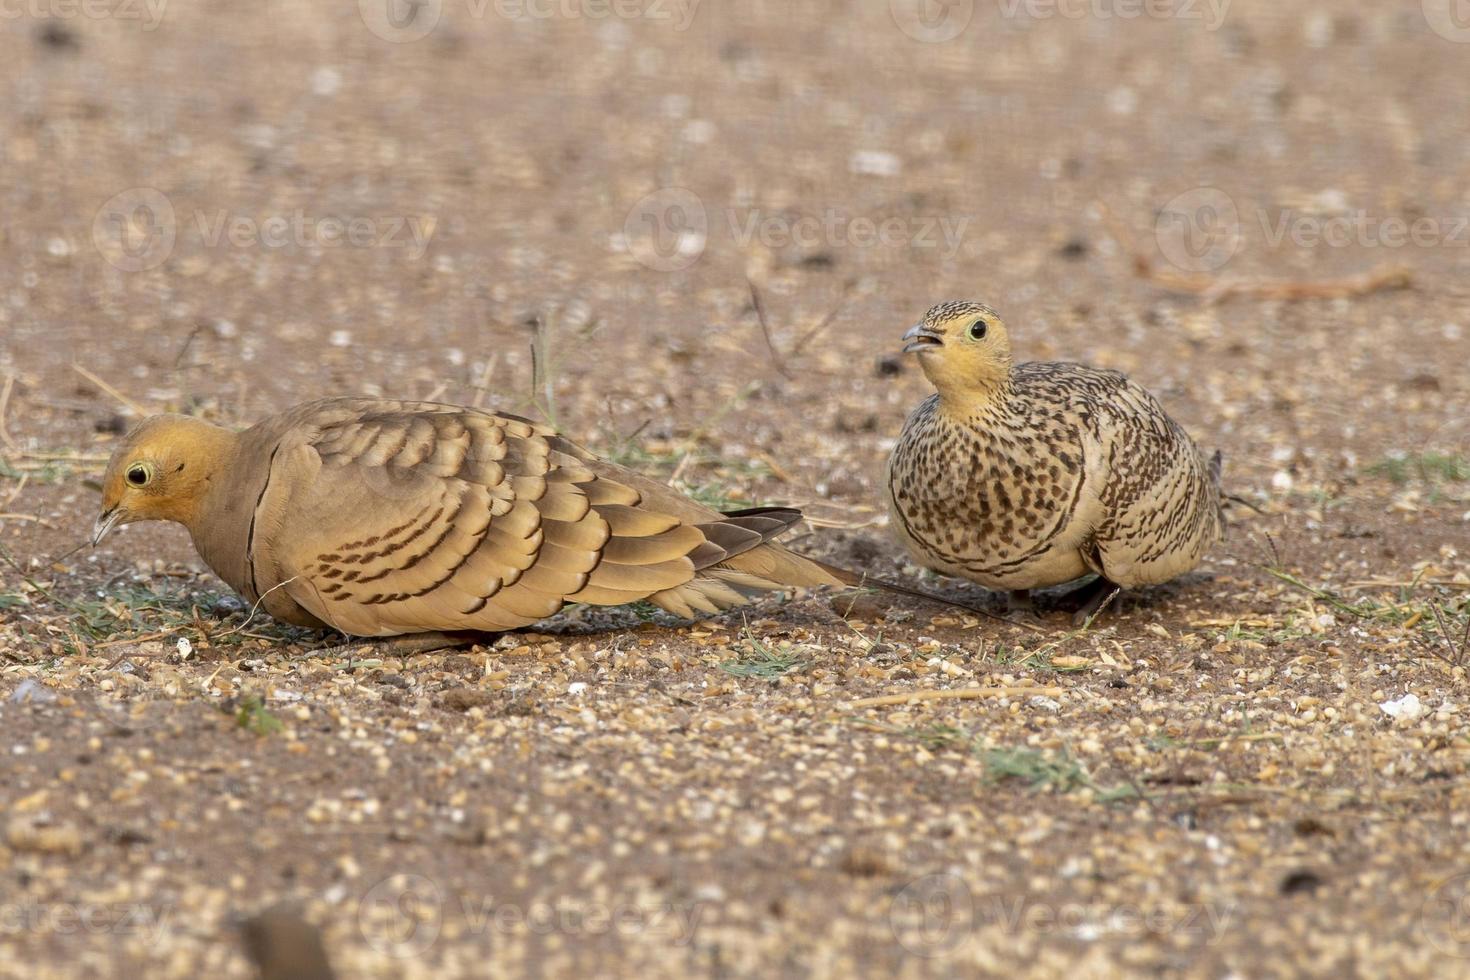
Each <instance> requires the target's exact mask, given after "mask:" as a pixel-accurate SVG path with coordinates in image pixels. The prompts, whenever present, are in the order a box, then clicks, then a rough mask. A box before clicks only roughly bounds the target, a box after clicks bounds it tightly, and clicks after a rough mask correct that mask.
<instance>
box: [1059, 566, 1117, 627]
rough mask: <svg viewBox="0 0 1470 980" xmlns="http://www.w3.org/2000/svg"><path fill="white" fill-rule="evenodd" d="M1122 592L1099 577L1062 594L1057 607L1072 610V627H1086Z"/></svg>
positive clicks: (1113, 584) (1115, 585)
mask: <svg viewBox="0 0 1470 980" xmlns="http://www.w3.org/2000/svg"><path fill="white" fill-rule="evenodd" d="M1121 591H1122V587H1121V586H1119V585H1118V584H1116V583H1114V582H1111V581H1109V580H1108V579H1106V578H1104V577H1103V576H1101V575H1099V576H1098V577H1097V578H1095V579H1093V580H1092V581H1091V582H1088V583H1086V584H1085V585H1079V586H1078V587H1077V588H1075V589H1072V590H1071V591H1070V592H1065V593H1063V594H1062V595H1061V596H1060V597H1059V600H1058V605H1060V606H1061V607H1062V608H1063V609H1069V608H1070V609H1071V610H1072V625H1073V626H1086V625H1087V624H1088V622H1089V621H1090V620H1092V619H1093V618H1094V617H1096V616H1097V615H1098V614H1099V613H1101V612H1102V611H1103V608H1104V607H1105V606H1106V605H1107V604H1108V603H1110V602H1112V601H1113V599H1114V598H1115V597H1116V596H1117V595H1118V593H1119V592H1121Z"/></svg>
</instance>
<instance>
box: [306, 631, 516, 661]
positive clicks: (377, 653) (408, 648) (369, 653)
mask: <svg viewBox="0 0 1470 980" xmlns="http://www.w3.org/2000/svg"><path fill="white" fill-rule="evenodd" d="M496 635H497V634H495V633H477V632H473V631H464V632H453V633H444V632H438V631H435V632H430V633H408V634H406V635H404V636H386V637H381V638H373V637H362V638H361V639H358V640H355V641H354V642H351V643H342V644H338V645H337V646H330V647H326V648H325V649H322V650H318V651H316V654H315V655H316V656H318V657H350V656H354V655H356V654H358V653H362V654H363V656H365V657H374V658H378V659H382V658H385V657H411V656H413V655H414V654H416V653H432V652H434V651H435V650H452V649H455V648H458V647H468V646H474V645H475V644H476V643H489V642H493V641H494V639H495V637H496Z"/></svg>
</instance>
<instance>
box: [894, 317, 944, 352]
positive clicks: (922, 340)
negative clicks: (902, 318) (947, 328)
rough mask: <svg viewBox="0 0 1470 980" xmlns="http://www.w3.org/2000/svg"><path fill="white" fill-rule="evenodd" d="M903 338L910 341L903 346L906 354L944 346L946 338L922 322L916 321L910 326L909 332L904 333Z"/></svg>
mask: <svg viewBox="0 0 1470 980" xmlns="http://www.w3.org/2000/svg"><path fill="white" fill-rule="evenodd" d="M903 339H904V340H906V341H908V343H906V344H904V347H903V352H904V353H905V354H913V353H915V352H916V351H926V350H933V349H934V348H935V347H943V346H944V338H943V337H941V336H940V335H939V334H937V333H935V332H934V331H933V330H930V329H929V328H928V327H926V326H924V325H923V324H922V323H916V324H914V325H913V326H912V327H909V332H908V333H906V334H904V335H903Z"/></svg>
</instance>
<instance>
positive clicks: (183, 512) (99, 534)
mask: <svg viewBox="0 0 1470 980" xmlns="http://www.w3.org/2000/svg"><path fill="white" fill-rule="evenodd" d="M234 438H235V437H234V435H232V434H231V433H230V432H228V431H227V430H225V429H222V428H220V427H219V426H216V425H211V424H209V423H208V422H202V421H200V420H199V419H195V418H190V417H188V416H186V415H154V416H151V417H149V418H146V419H144V420H143V421H142V422H140V423H138V424H137V425H136V426H134V427H133V429H132V431H131V432H129V433H128V434H127V435H126V436H125V437H124V438H123V441H122V444H121V445H119V446H118V447H117V449H115V450H113V453H112V458H111V459H110V460H108V463H107V472H106V473H105V474H104V475H103V477H102V513H101V515H100V516H99V517H98V518H97V523H96V524H95V525H94V526H93V528H92V544H93V546H94V547H95V546H96V545H98V544H100V543H101V542H102V539H103V538H105V537H107V535H108V533H109V532H110V531H111V530H112V529H113V528H115V527H117V526H118V525H120V524H131V523H133V522H134V521H178V522H179V523H180V524H184V525H186V526H188V525H189V524H190V522H191V521H192V520H193V518H194V516H195V515H196V514H197V513H198V507H199V500H200V497H201V495H202V494H203V492H204V491H205V489H207V487H208V485H209V481H210V478H211V476H212V475H213V474H214V473H215V472H216V471H217V470H218V469H219V466H220V464H221V462H222V461H223V459H224V457H225V456H226V454H227V453H228V451H229V446H230V444H231V443H232V442H233V441H234Z"/></svg>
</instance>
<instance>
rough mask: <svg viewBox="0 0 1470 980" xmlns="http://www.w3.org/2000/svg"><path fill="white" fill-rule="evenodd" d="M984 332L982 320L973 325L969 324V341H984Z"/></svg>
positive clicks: (984, 327)
mask: <svg viewBox="0 0 1470 980" xmlns="http://www.w3.org/2000/svg"><path fill="white" fill-rule="evenodd" d="M985 330H986V326H985V321H984V320H976V321H975V322H974V323H972V324H970V339H971V340H984V339H985Z"/></svg>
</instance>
